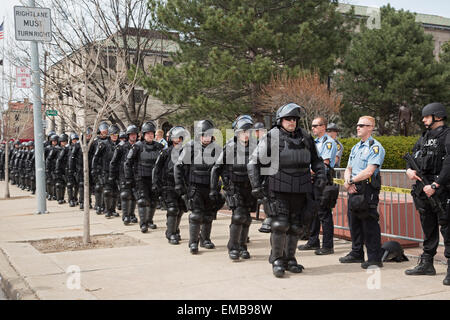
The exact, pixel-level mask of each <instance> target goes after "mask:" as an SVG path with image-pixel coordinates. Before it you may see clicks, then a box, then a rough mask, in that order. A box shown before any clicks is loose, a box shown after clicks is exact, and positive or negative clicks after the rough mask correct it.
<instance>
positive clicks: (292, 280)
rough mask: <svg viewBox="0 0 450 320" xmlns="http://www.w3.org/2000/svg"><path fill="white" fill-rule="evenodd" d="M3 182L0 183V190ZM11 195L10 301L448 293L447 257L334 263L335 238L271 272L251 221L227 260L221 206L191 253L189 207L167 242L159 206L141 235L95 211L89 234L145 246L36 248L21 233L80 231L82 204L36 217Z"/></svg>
mask: <svg viewBox="0 0 450 320" xmlns="http://www.w3.org/2000/svg"><path fill="white" fill-rule="evenodd" d="M4 184H5V182H4V181H1V182H0V195H3V190H4V187H5V186H4ZM11 196H12V199H11V200H0V276H1V284H2V287H3V288H4V289H5V292H6V293H7V294H8V296H9V298H13V299H15V298H17V299H71V300H72V299H174V300H177V299H194V300H196V299H205V300H208V299H247V300H254V299H256V300H259V299H261V300H264V299H275V300H278V299H281V300H286V299H295V300H297V299H298V300H303V299H353V300H360V299H450V287H446V286H443V285H442V280H443V278H444V277H445V274H446V269H447V266H446V265H444V264H440V263H436V264H435V267H436V271H437V276H420V277H408V276H406V275H404V270H405V269H407V268H410V267H412V266H414V265H415V264H416V259H414V258H410V261H409V262H404V263H385V266H384V268H382V269H380V271H374V270H369V271H366V270H363V269H361V267H360V265H359V264H350V265H344V264H341V263H339V261H338V258H339V257H341V256H344V255H345V254H347V253H348V252H349V250H350V248H351V244H350V242H348V241H344V240H340V239H336V240H335V254H333V255H329V256H320V257H319V256H316V255H314V253H313V252H311V251H307V252H297V260H298V261H299V263H301V264H303V265H304V266H305V270H304V271H303V273H300V274H291V273H289V272H287V273H286V276H285V278H283V279H278V278H275V277H274V276H273V275H272V269H271V266H270V264H269V262H268V255H269V252H270V245H269V234H264V233H260V232H258V231H257V229H258V228H259V226H260V222H259V221H254V222H253V224H252V226H251V229H250V235H249V236H250V240H251V242H250V243H249V244H248V247H249V252H250V254H251V255H252V258H251V259H250V260H246V261H240V262H232V261H231V260H230V259H229V258H228V253H227V248H226V245H227V241H228V226H229V223H230V217H229V215H227V214H226V212H222V213H219V214H218V217H217V220H215V221H214V222H213V230H212V237H211V238H212V241H213V242H214V243H215V244H216V249H214V250H206V249H204V248H200V253H199V254H198V255H196V256H194V255H191V254H190V253H189V249H188V245H187V237H188V214H185V215H184V216H183V220H182V222H181V227H180V228H181V236H182V242H181V244H180V245H177V246H174V245H170V244H169V243H168V242H167V240H166V238H165V235H164V232H165V219H166V218H165V213H164V212H163V211H157V213H156V215H155V219H154V221H155V223H156V224H157V225H158V229H156V230H150V231H149V232H148V233H147V234H142V233H141V232H140V231H139V227H138V225H129V226H124V225H123V223H122V221H121V218H114V219H105V217H104V215H101V216H97V215H96V214H95V212H94V210H91V235H99V234H120V233H122V234H126V235H128V236H130V237H133V238H135V239H139V240H141V241H142V242H143V244H144V245H138V246H129V247H120V248H106V249H92V250H82V251H66V252H60V253H47V254H43V253H40V252H39V251H38V250H37V249H35V248H34V247H33V246H32V245H31V244H29V243H26V242H23V241H29V240H39V239H51V238H62V237H72V236H81V235H82V231H83V229H82V228H83V216H82V212H81V211H80V210H79V209H78V207H75V208H70V207H69V206H68V205H67V204H64V205H58V204H57V203H56V201H50V202H47V205H48V210H49V212H50V213H49V214H45V215H35V214H34V213H33V212H34V210H35V206H36V200H35V198H34V196H31V194H30V193H28V192H24V191H22V190H20V189H18V188H16V187H15V186H11ZM300 243H304V242H303V241H301V242H300ZM71 266H72V268H73V266H76V267H79V269H80V270H81V273H80V279H81V288H80V289H73V290H71V289H69V288H68V286H67V282H68V280H69V283H70V280H71V279H72V277H73V275H72V274H69V273H66V271H67V270H68V268H69V267H71Z"/></svg>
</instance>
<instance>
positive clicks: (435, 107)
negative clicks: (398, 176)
mask: <svg viewBox="0 0 450 320" xmlns="http://www.w3.org/2000/svg"><path fill="white" fill-rule="evenodd" d="M446 118H447V111H446V109H445V107H444V106H443V105H442V104H441V103H437V102H434V103H430V104H427V105H426V106H425V107H424V108H423V109H422V122H423V123H424V125H425V127H426V131H425V132H424V133H423V134H422V136H421V137H420V138H419V140H418V141H417V143H416V144H415V145H414V147H413V150H412V151H413V157H414V158H415V161H416V163H417V165H418V167H419V169H420V170H421V172H420V173H418V172H416V171H414V170H412V169H411V168H410V167H409V166H408V169H407V171H406V174H407V176H408V177H409V178H410V179H411V180H421V179H420V178H419V177H418V174H420V175H421V176H422V177H423V178H426V179H428V182H430V183H431V184H428V185H426V186H425V187H423V184H421V183H419V182H417V183H416V184H414V185H413V189H412V192H411V194H412V196H413V199H414V204H415V205H416V208H417V210H418V211H419V213H420V222H421V224H422V230H423V233H424V241H423V253H422V255H421V256H420V261H419V264H418V265H417V266H416V267H414V268H413V269H409V270H406V271H405V273H406V274H407V275H435V274H436V270H435V269H434V266H433V258H434V256H435V255H436V250H437V247H438V245H439V231H438V230H439V226H440V228H441V234H442V237H443V239H444V246H445V249H444V255H445V257H446V258H447V260H448V263H447V265H448V268H447V275H446V277H445V279H444V280H443V284H444V285H450V235H449V226H448V224H449V212H450V200H449V199H450V183H449V181H450V134H449V132H450V129H449V127H447V125H445V122H444V121H445V119H446ZM429 197H433V199H434V200H435V201H437V202H440V204H441V208H443V212H441V210H440V209H439V208H438V207H436V206H432V204H431V203H430V201H429V200H428V198H429Z"/></svg>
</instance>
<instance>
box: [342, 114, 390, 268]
mask: <svg viewBox="0 0 450 320" xmlns="http://www.w3.org/2000/svg"><path fill="white" fill-rule="evenodd" d="M374 127H375V119H374V118H373V117H370V116H363V117H360V118H359V120H358V124H357V125H356V130H357V135H358V137H359V138H361V141H360V142H358V143H357V144H356V145H354V146H353V148H352V150H351V152H350V156H349V159H348V164H347V168H346V169H345V173H344V178H345V183H344V188H345V189H347V192H348V194H349V196H348V213H347V216H348V221H349V227H350V234H351V237H352V250H351V252H350V253H349V254H347V255H346V256H345V257H342V258H339V262H341V263H361V268H363V269H367V268H368V267H370V266H377V267H382V266H383V263H382V262H381V258H382V250H381V231H380V225H379V222H378V220H379V214H378V211H377V208H378V202H379V194H380V190H381V175H380V169H381V166H382V164H383V161H384V155H385V151H384V148H383V146H382V145H381V144H380V143H379V142H378V141H377V140H375V139H374V138H373V137H372V132H373V130H374ZM363 245H365V246H366V248H367V261H364V248H363Z"/></svg>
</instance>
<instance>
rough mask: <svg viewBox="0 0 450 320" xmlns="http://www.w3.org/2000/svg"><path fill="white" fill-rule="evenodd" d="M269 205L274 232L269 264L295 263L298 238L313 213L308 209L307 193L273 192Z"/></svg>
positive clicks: (271, 237)
mask: <svg viewBox="0 0 450 320" xmlns="http://www.w3.org/2000/svg"><path fill="white" fill-rule="evenodd" d="M269 205H270V207H271V213H272V232H271V234H270V245H271V252H270V257H269V262H270V263H274V262H275V261H277V260H283V261H284V262H286V263H288V262H291V263H292V261H294V262H295V263H296V259H295V250H296V248H297V242H298V238H299V236H300V234H301V232H302V229H303V227H304V226H308V227H309V226H310V225H309V223H308V221H309V220H310V219H311V217H312V213H310V212H308V211H307V210H305V208H307V195H306V193H285V192H271V193H270V195H269Z"/></svg>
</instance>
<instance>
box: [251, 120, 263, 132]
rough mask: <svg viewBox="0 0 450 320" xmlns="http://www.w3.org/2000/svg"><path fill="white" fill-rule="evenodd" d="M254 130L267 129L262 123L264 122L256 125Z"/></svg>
mask: <svg viewBox="0 0 450 320" xmlns="http://www.w3.org/2000/svg"><path fill="white" fill-rule="evenodd" d="M253 129H255V130H260V129H265V126H264V123H262V122H257V123H255V124H254V125H253Z"/></svg>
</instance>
